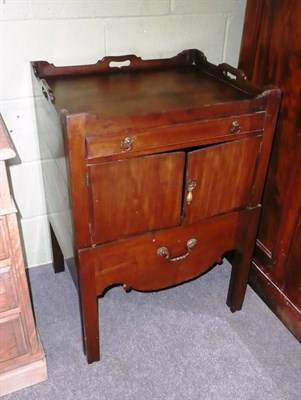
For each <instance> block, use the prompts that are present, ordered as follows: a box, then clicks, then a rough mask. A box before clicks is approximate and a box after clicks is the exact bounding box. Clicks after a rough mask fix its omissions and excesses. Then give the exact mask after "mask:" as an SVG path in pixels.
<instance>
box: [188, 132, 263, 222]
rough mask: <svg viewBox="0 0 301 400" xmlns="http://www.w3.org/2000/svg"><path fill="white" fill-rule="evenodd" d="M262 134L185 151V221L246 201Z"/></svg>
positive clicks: (228, 209) (240, 204) (226, 210)
mask: <svg viewBox="0 0 301 400" xmlns="http://www.w3.org/2000/svg"><path fill="white" fill-rule="evenodd" d="M260 143H261V137H260V136H258V137H253V138H248V139H244V140H237V141H234V142H228V143H223V144H219V145H215V146H210V147H206V148H202V149H199V150H196V151H192V152H190V153H189V154H188V161H187V169H186V186H185V189H186V190H185V199H184V202H185V206H184V213H185V219H184V222H185V224H186V223H187V224H189V223H192V222H195V221H198V220H200V219H203V218H207V217H210V216H213V215H217V214H222V213H225V212H229V211H231V210H235V209H239V208H241V207H246V206H247V205H249V202H250V197H251V193H252V187H253V181H254V176H255V169H256V164H257V157H258V153H259V148H260Z"/></svg>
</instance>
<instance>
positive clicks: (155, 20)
mask: <svg viewBox="0 0 301 400" xmlns="http://www.w3.org/2000/svg"><path fill="white" fill-rule="evenodd" d="M245 2H246V0H98V1H92V0H76V1H75V0H65V1H63V0H61V1H56V0H19V1H17V0H0V7H1V10H0V11H1V32H0V33H1V41H0V46H1V50H0V51H1V52H0V57H1V70H0V78H1V82H0V84H1V86H0V110H1V114H2V115H3V118H4V120H5V122H6V125H7V127H8V130H9V132H10V134H11V137H12V140H13V142H14V144H15V147H16V150H17V153H18V155H19V159H18V160H15V161H14V162H13V165H11V166H10V173H11V177H12V185H13V192H14V197H15V200H16V202H17V206H18V209H19V212H20V217H21V227H22V232H23V239H24V245H25V252H26V258H27V265H28V266H29V267H31V266H35V265H41V264H45V263H49V262H51V260H52V256H51V250H50V239H49V231H48V224H47V215H46V207H45V200H44V191H43V182H42V176H41V161H40V155H39V147H38V140H37V132H36V123H35V115H34V107H33V98H32V88H31V77H30V68H29V62H30V61H31V60H46V61H49V62H52V63H54V64H55V65H68V64H82V63H84V64H87V63H94V62H96V61H97V60H99V59H101V58H103V57H104V56H106V55H119V54H133V53H134V54H136V55H138V56H141V57H142V58H158V57H169V56H173V55H175V54H177V53H178V52H179V51H181V50H184V49H187V48H198V49H200V50H202V51H204V53H205V55H206V56H207V58H208V59H209V61H211V62H214V63H220V62H229V63H230V64H232V65H236V64H237V59H238V52H239V46H240V39H241V32H242V25H243V17H244V11H245ZM70 252H71V250H70ZM67 253H68V251H67ZM65 256H66V257H68V256H69V254H65Z"/></svg>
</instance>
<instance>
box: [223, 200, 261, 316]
mask: <svg viewBox="0 0 301 400" xmlns="http://www.w3.org/2000/svg"><path fill="white" fill-rule="evenodd" d="M259 216H260V207H257V208H254V209H252V210H249V214H248V219H249V223H248V224H246V221H245V223H244V225H242V226H244V229H243V231H242V230H238V234H237V247H236V249H235V255H234V258H233V260H232V272H231V277H230V284H229V291H228V297H227V305H228V306H229V307H230V310H231V311H232V312H235V311H238V310H241V308H242V305H243V301H244V298H245V294H246V290H247V284H248V278H249V273H250V268H251V263H252V256H253V251H254V244H255V239H256V235H257V229H258V222H259ZM246 226H247V228H245V227H246Z"/></svg>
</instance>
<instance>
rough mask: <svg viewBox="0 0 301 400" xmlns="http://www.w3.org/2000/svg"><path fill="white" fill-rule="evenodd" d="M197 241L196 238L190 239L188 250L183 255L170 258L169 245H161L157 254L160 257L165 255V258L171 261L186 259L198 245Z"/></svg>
mask: <svg viewBox="0 0 301 400" xmlns="http://www.w3.org/2000/svg"><path fill="white" fill-rule="evenodd" d="M197 242H198V241H197V240H196V239H189V240H188V242H187V243H186V247H187V252H186V253H185V254H183V255H182V256H178V257H173V258H170V255H169V251H168V248H167V247H160V248H159V249H158V251H157V255H158V256H159V257H164V258H166V260H168V261H171V262H174V261H180V260H184V259H185V258H187V257H188V256H189V254H190V253H191V250H192V249H193V248H194V247H195V246H196V244H197Z"/></svg>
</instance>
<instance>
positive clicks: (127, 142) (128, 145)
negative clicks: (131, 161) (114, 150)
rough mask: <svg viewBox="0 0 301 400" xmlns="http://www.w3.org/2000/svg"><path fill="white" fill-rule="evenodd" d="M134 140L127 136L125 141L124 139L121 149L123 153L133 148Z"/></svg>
mask: <svg viewBox="0 0 301 400" xmlns="http://www.w3.org/2000/svg"><path fill="white" fill-rule="evenodd" d="M134 140H135V139H134V138H133V137H130V136H127V137H125V138H124V139H122V141H121V144H120V147H121V150H122V151H130V150H132V148H133V142H134Z"/></svg>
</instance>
